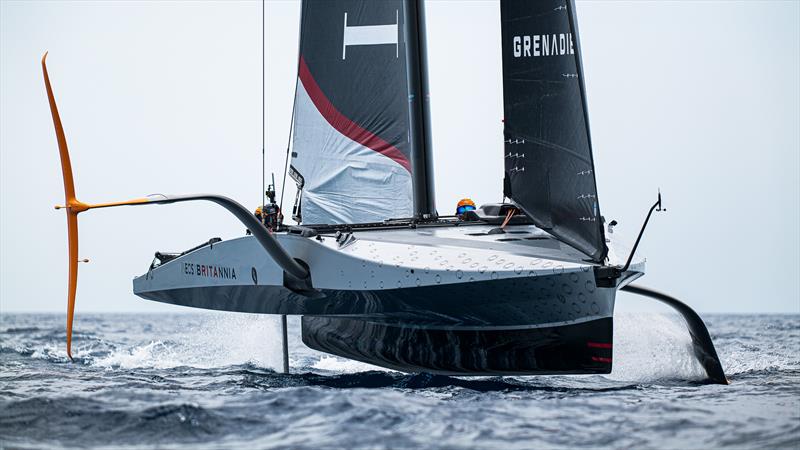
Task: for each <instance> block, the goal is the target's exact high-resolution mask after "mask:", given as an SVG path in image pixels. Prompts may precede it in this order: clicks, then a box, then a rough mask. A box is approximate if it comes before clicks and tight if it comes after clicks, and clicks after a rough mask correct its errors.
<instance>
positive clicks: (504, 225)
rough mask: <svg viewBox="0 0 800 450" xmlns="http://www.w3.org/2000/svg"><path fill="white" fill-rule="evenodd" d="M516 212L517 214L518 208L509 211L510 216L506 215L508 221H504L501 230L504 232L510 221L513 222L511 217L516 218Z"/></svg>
mask: <svg viewBox="0 0 800 450" xmlns="http://www.w3.org/2000/svg"><path fill="white" fill-rule="evenodd" d="M516 212H517V209H516V208H513V209H510V210H509V211H508V214H506V220H504V221H503V224H502V225H500V229H501V230H503V229H505V228H506V225H508V222H509V221H511V217H513V216H514V213H516Z"/></svg>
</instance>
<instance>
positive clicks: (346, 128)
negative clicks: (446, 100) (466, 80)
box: [291, 0, 413, 224]
mask: <svg viewBox="0 0 800 450" xmlns="http://www.w3.org/2000/svg"><path fill="white" fill-rule="evenodd" d="M404 6H405V5H404V1H403V0H385V1H367V0H305V1H304V2H303V6H302V19H301V20H302V23H301V31H300V32H301V37H300V61H299V70H298V86H297V94H296V96H295V118H294V137H293V152H292V171H291V173H292V174H293V176H294V177H295V178H301V179H302V180H303V188H302V203H301V205H302V218H303V222H304V223H311V224H313V223H329V224H333V223H360V222H377V221H382V220H384V219H388V218H398V217H410V216H411V215H412V206H413V205H412V176H411V173H412V161H411V160H412V154H411V144H410V142H409V127H410V126H409V103H408V102H409V100H408V99H409V88H408V80H407V57H406V45H405V41H406V39H405V37H404Z"/></svg>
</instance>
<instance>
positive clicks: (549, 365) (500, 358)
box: [302, 316, 613, 375]
mask: <svg viewBox="0 0 800 450" xmlns="http://www.w3.org/2000/svg"><path fill="white" fill-rule="evenodd" d="M302 325H303V342H304V343H305V344H306V345H307V346H309V347H311V348H313V349H315V350H319V351H322V352H326V353H331V354H334V355H337V356H341V357H344V358H349V359H355V360H358V361H362V362H365V363H369V364H374V365H377V366H381V367H386V368H389V369H394V370H399V371H402V372H429V373H436V374H443V375H489V374H496V375H548V374H550V375H554V374H564V375H565V374H606V373H610V372H611V352H612V349H611V341H612V337H613V321H612V319H611V318H602V319H595V320H591V321H587V322H582V323H575V324H569V325H558V326H551V327H543V328H515V329H489V328H472V329H446V328H432V327H424V328H421V327H414V326H413V325H411V324H385V323H379V322H374V321H366V320H359V319H352V318H341V317H315V316H303V318H302Z"/></svg>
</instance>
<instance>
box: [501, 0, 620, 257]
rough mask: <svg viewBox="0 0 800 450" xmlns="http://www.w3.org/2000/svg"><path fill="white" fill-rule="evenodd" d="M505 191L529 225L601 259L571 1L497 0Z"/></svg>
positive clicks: (600, 226)
mask: <svg viewBox="0 0 800 450" xmlns="http://www.w3.org/2000/svg"><path fill="white" fill-rule="evenodd" d="M500 13H501V19H502V52H503V101H504V113H505V119H504V122H505V127H504V128H505V129H504V139H505V146H504V153H505V181H504V193H505V195H506V196H507V197H509V198H511V199H512V200H513V201H514V202H515V203H516V204H517V205H518V206H519V207H520V208H521V209H522V210H523V211H524V212H525V213H526V214H527V215H528V216H530V217H531V218H532V220H533V221H534V223H535V224H536V225H537V226H539V227H541V228H543V229H545V230H547V231H548V232H550V233H551V234H552V235H554V236H555V237H556V238H558V239H559V240H561V241H562V242H564V243H566V244H569V245H571V246H572V247H574V248H576V249H578V250H580V251H581V252H583V253H585V254H587V255H588V256H590V257H591V258H592V260H594V261H595V262H603V260H604V259H605V257H606V254H607V252H608V249H607V247H606V243H605V236H604V234H603V223H602V218H601V216H600V206H599V203H598V200H597V184H596V181H595V173H594V162H593V160H592V144H591V138H590V135H589V120H588V116H587V108H586V95H585V87H584V79H583V68H582V66H581V55H580V45H579V41H578V27H577V21H576V17H575V4H574V1H573V0H538V1H529V0H501V1H500Z"/></svg>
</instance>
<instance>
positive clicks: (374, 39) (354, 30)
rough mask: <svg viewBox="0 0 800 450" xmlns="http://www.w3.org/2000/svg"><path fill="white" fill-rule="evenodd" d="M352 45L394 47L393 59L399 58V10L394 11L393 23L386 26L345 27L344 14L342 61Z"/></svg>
mask: <svg viewBox="0 0 800 450" xmlns="http://www.w3.org/2000/svg"><path fill="white" fill-rule="evenodd" d="M354 45H394V52H395V57H396V58H399V57H400V10H395V23H391V24H388V25H349V26H348V25H347V13H344V33H343V36H342V59H347V47H348V46H354Z"/></svg>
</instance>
